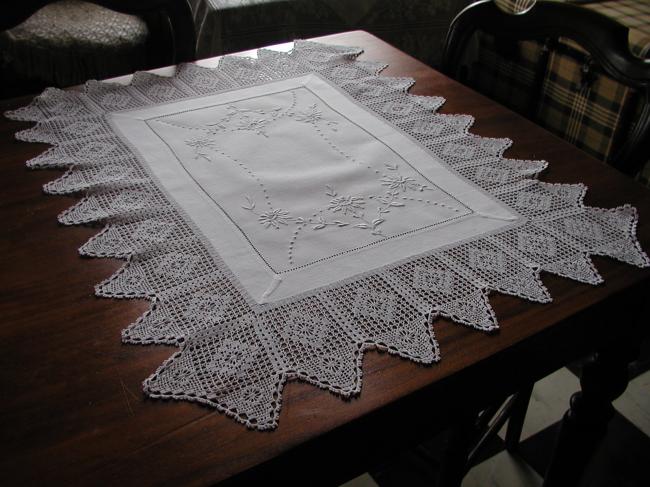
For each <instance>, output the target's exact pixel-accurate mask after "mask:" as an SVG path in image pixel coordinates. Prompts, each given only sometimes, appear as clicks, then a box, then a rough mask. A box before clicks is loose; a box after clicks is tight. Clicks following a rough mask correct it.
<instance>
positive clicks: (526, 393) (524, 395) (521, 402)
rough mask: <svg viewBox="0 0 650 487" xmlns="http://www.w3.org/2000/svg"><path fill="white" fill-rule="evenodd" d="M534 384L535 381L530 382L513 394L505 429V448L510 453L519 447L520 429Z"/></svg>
mask: <svg viewBox="0 0 650 487" xmlns="http://www.w3.org/2000/svg"><path fill="white" fill-rule="evenodd" d="M534 385H535V383H534V382H531V383H530V384H528V385H527V386H525V387H524V388H522V389H521V390H520V391H519V392H517V394H515V398H514V402H513V404H512V409H511V413H510V419H509V420H508V429H507V430H506V449H507V450H508V451H509V452H510V453H513V452H515V451H517V449H518V448H519V440H520V439H521V430H522V429H523V427H524V420H525V419H526V412H527V411H528V403H529V402H530V396H531V395H532V394H533V386H534Z"/></svg>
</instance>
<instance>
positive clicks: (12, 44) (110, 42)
mask: <svg viewBox="0 0 650 487" xmlns="http://www.w3.org/2000/svg"><path fill="white" fill-rule="evenodd" d="M148 35H149V31H148V28H147V25H146V23H145V22H144V21H143V20H142V19H141V18H139V17H137V16H133V15H126V14H122V13H118V12H114V11H112V10H109V9H107V8H104V7H101V6H99V5H95V4H92V3H88V2H83V1H80V0H62V1H58V2H55V3H51V4H48V5H46V6H45V7H43V8H42V9H40V10H38V11H37V12H35V13H34V14H33V15H32V16H31V17H30V18H28V19H27V20H25V21H24V22H23V23H22V24H20V25H17V26H16V27H14V28H12V29H10V30H7V31H5V32H2V33H1V34H0V50H1V51H2V54H3V58H4V62H5V64H6V66H7V68H8V69H9V70H11V71H12V72H13V74H14V75H15V76H17V77H19V78H24V79H37V80H40V81H43V82H45V83H49V84H54V85H57V86H69V85H72V84H77V83H81V82H83V81H85V80H86V79H88V78H106V77H110V76H114V75H117V74H122V73H126V72H130V71H133V70H134V69H135V68H136V67H137V66H141V65H142V64H143V62H144V59H145V55H146V41H147V37H148Z"/></svg>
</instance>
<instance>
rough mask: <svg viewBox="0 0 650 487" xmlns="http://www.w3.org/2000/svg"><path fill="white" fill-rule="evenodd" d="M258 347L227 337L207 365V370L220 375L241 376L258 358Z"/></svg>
mask: <svg viewBox="0 0 650 487" xmlns="http://www.w3.org/2000/svg"><path fill="white" fill-rule="evenodd" d="M257 352H258V350H257V347H253V346H250V345H247V344H246V343H244V342H241V341H239V340H233V339H226V340H224V341H223V342H222V343H221V346H220V347H219V349H218V350H217V351H216V353H215V356H214V358H213V359H212V360H211V361H210V362H209V363H208V364H207V365H206V372H209V373H216V374H218V375H219V376H222V377H223V376H240V375H242V374H243V373H244V372H245V371H246V370H248V369H250V368H251V366H252V365H253V364H254V363H255V360H256V359H257Z"/></svg>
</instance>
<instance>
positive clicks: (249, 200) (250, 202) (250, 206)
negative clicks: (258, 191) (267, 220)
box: [242, 195, 255, 211]
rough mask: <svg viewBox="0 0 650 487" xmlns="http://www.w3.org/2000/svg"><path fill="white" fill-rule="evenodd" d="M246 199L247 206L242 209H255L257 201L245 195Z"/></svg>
mask: <svg viewBox="0 0 650 487" xmlns="http://www.w3.org/2000/svg"><path fill="white" fill-rule="evenodd" d="M244 199H245V200H246V205H242V208H243V209H244V210H251V211H252V210H253V209H254V208H255V201H253V198H251V197H250V196H248V195H244Z"/></svg>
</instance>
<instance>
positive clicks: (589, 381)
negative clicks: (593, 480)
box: [544, 342, 638, 487]
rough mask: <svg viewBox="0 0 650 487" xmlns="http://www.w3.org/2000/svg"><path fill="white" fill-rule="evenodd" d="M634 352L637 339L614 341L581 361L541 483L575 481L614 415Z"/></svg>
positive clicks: (560, 483) (636, 346)
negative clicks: (577, 383)
mask: <svg viewBox="0 0 650 487" xmlns="http://www.w3.org/2000/svg"><path fill="white" fill-rule="evenodd" d="M637 355H638V342H636V343H634V342H633V343H631V344H630V343H623V344H614V345H612V346H610V348H608V349H605V350H603V351H600V352H598V353H596V354H595V355H594V357H593V358H592V360H591V361H589V362H588V363H587V364H585V366H584V368H583V370H582V377H581V378H580V385H581V389H582V390H581V391H579V392H576V393H575V394H574V395H573V396H571V401H570V408H569V410H568V411H567V412H566V414H565V415H564V418H563V420H562V424H561V427H560V431H559V433H558V436H557V438H556V443H555V447H554V449H553V456H552V458H551V463H550V464H549V466H548V468H547V470H546V474H545V476H544V487H552V486H553V487H555V486H562V485H579V483H580V478H581V476H582V473H583V471H584V469H585V468H586V466H587V464H588V462H589V460H590V459H591V457H592V455H593V453H594V452H595V450H596V448H597V447H598V444H599V443H600V441H601V440H602V438H603V437H604V436H605V433H606V432H607V424H608V423H609V420H610V419H611V418H612V417H613V416H614V407H613V406H612V401H613V400H614V399H616V398H617V397H618V396H620V395H621V394H622V393H623V391H625V388H626V387H627V383H628V380H629V379H628V369H627V367H628V364H629V362H631V361H632V360H633V359H634V358H636V356H637Z"/></svg>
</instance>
